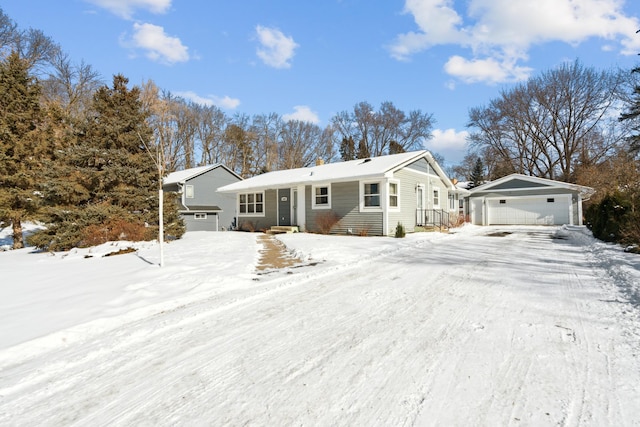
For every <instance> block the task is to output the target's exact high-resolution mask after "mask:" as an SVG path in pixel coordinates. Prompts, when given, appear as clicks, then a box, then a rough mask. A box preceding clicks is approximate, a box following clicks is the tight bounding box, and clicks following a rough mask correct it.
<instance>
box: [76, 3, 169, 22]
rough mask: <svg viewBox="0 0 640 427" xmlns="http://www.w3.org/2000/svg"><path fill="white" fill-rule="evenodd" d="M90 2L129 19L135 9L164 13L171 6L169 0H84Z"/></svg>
mask: <svg viewBox="0 0 640 427" xmlns="http://www.w3.org/2000/svg"><path fill="white" fill-rule="evenodd" d="M85 1H87V2H89V3H91V4H94V5H96V6H99V7H101V8H103V9H107V10H108V11H109V12H111V13H113V14H114V15H117V16H119V17H121V18H124V19H131V18H132V17H133V13H134V12H135V10H136V9H143V10H147V11H149V12H151V13H156V14H160V13H165V12H166V11H167V10H168V9H169V7H171V0H85Z"/></svg>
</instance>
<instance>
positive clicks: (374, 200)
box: [364, 182, 380, 208]
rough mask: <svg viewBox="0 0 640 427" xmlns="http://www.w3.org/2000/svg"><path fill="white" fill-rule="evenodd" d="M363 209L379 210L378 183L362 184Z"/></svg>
mask: <svg viewBox="0 0 640 427" xmlns="http://www.w3.org/2000/svg"><path fill="white" fill-rule="evenodd" d="M364 207H365V208H374V207H375V208H379V207H380V183H379V182H371V183H368V184H364Z"/></svg>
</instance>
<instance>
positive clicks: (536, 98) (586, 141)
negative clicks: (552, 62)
mask: <svg viewBox="0 0 640 427" xmlns="http://www.w3.org/2000/svg"><path fill="white" fill-rule="evenodd" d="M625 87H626V84H625V78H624V75H623V73H621V72H619V71H596V70H595V69H593V68H586V67H584V66H582V65H581V64H580V63H579V62H578V61H575V62H573V63H567V64H563V65H561V66H560V67H558V68H556V69H553V70H550V71H547V72H544V73H541V74H540V75H539V76H537V77H534V78H531V79H530V80H529V81H527V82H526V83H523V84H520V85H517V86H515V87H514V88H512V89H510V90H505V91H503V92H502V93H501V94H500V97H499V98H497V99H494V100H492V101H491V102H490V103H489V105H488V106H486V107H477V108H472V109H471V110H470V112H469V123H468V126H469V127H472V128H475V129H476V131H475V132H472V133H471V135H470V137H469V141H470V143H471V146H472V149H475V150H477V151H481V152H482V151H484V150H487V149H488V151H487V154H490V155H493V156H497V157H498V158H499V163H500V164H501V165H502V168H503V169H504V165H505V164H510V165H511V167H507V168H506V169H505V170H513V171H516V172H519V173H523V174H527V175H535V176H541V177H546V178H551V179H561V180H563V181H574V180H575V176H574V173H575V170H576V167H577V166H578V165H580V164H585V163H592V164H593V163H598V162H599V161H600V160H601V159H603V158H604V157H605V156H607V155H608V154H610V153H611V152H612V150H614V149H615V147H616V146H617V145H618V144H619V143H620V142H621V141H622V140H623V139H624V137H625V136H626V134H627V131H626V130H625V129H624V128H623V127H621V126H620V125H619V124H618V123H617V120H616V117H615V116H614V114H615V112H616V111H618V110H619V108H620V103H621V100H622V99H623V96H624V93H625ZM487 163H488V162H487Z"/></svg>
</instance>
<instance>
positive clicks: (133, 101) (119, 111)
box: [30, 75, 182, 250]
mask: <svg viewBox="0 0 640 427" xmlns="http://www.w3.org/2000/svg"><path fill="white" fill-rule="evenodd" d="M127 84H128V80H127V79H126V78H125V77H123V76H122V75H116V76H114V78H113V87H111V88H109V87H106V86H104V87H101V88H100V89H99V90H98V91H97V92H96V93H95V95H94V97H93V102H92V111H93V115H90V116H89V117H88V118H87V119H86V122H85V123H84V124H83V126H81V127H80V128H79V132H78V133H77V135H75V137H74V139H73V140H72V143H71V144H70V145H69V146H67V147H65V148H63V149H60V150H58V156H59V157H58V159H57V161H56V162H55V163H56V166H55V168H54V172H53V175H55V176H52V177H51V182H52V184H50V185H49V187H48V188H47V191H46V194H47V201H48V202H49V204H50V205H51V208H50V210H49V220H48V227H47V230H44V231H42V232H39V233H36V234H35V235H34V236H33V237H32V239H31V240H30V241H31V242H32V243H33V244H35V245H36V246H38V247H42V248H47V249H50V250H65V249H70V248H72V247H74V246H80V247H82V246H91V245H95V244H99V243H103V242H105V241H109V240H149V239H153V238H155V236H156V235H157V230H158V228H157V226H158V197H157V194H158V186H159V176H158V170H157V167H156V165H155V163H154V161H153V159H152V157H151V156H150V153H149V152H148V151H147V147H146V146H145V144H146V142H145V141H150V139H151V130H150V128H149V126H148V125H147V123H146V121H145V119H146V113H145V111H144V109H143V108H142V104H141V101H140V91H139V89H138V88H137V87H134V88H133V89H131V90H129V89H128V88H127ZM168 202H169V203H168V204H167V205H168V206H169V207H170V206H172V204H171V200H168ZM173 206H175V205H173ZM167 214H168V218H167V219H168V220H170V221H171V220H174V219H175V218H172V216H171V214H170V213H169V212H167ZM174 216H175V215H174ZM167 231H168V232H171V233H172V234H173V235H174V236H175V237H180V236H181V235H182V232H180V228H179V227H178V228H177V229H176V230H167Z"/></svg>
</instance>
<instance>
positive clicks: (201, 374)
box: [0, 226, 640, 426]
mask: <svg viewBox="0 0 640 427" xmlns="http://www.w3.org/2000/svg"><path fill="white" fill-rule="evenodd" d="M257 236H258V235H257V234H250V233H235V232H221V233H187V235H185V237H184V238H183V239H181V240H179V241H175V242H172V243H170V244H167V245H166V246H165V255H166V259H165V264H166V265H165V267H164V268H160V267H158V266H157V263H158V260H159V259H158V257H159V252H158V247H157V245H156V244H153V243H136V244H135V245H134V244H130V243H127V242H120V243H117V244H116V243H114V244H106V245H102V246H99V247H95V248H91V249H82V250H80V249H79V250H74V251H72V252H69V253H55V254H50V253H33V252H32V251H31V250H30V249H23V250H18V251H6V252H0V269H1V272H2V276H1V277H2V279H1V281H2V284H1V285H0V425H11V426H13V425H15V426H42V425H51V426H67V425H92V426H97V425H105V426H106V425H109V426H113V425H116V426H118V425H121V426H131V425H154V426H156V425H190V426H192V425H278V426H281V425H309V426H317V425H323V426H324V425H345V426H352V425H367V426H370V425H384V426H391V425H393V426H399V425H416V426H430V425H447V426H469V425H491V426H495V425H512V426H524V425H527V426H538V425H565V426H628V425H640V386H638V384H640V310H639V305H640V257H638V256H637V255H632V254H626V253H624V252H623V251H622V250H621V249H620V248H619V247H617V246H614V245H608V244H604V243H602V242H598V241H596V240H594V239H593V238H592V237H591V236H590V234H589V233H588V232H587V231H586V230H585V229H583V228H577V227H576V228H572V227H502V228H495V227H474V226H465V227H462V228H460V229H457V230H454V232H453V233H450V234H439V233H419V234H412V235H409V236H407V238H405V239H393V238H375V237H366V238H364V237H347V236H320V235H312V234H293V235H283V236H281V237H280V238H281V240H282V241H283V242H284V243H285V244H286V245H287V246H288V247H289V248H290V249H291V250H292V251H294V252H295V253H296V254H297V255H298V256H299V257H300V258H301V259H303V260H304V261H305V265H304V266H300V267H295V268H288V269H285V270H280V271H268V272H266V273H262V274H258V271H257V270H256V268H255V267H256V264H257V261H258V259H259V249H260V245H259V244H258V243H257ZM2 237H3V236H0V240H1V239H2ZM0 243H2V242H1V241H0ZM128 246H135V247H136V248H137V249H138V250H137V252H135V253H130V254H125V255H118V256H112V257H103V256H102V255H104V254H106V253H109V252H115V251H117V250H119V249H121V248H124V247H128Z"/></svg>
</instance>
